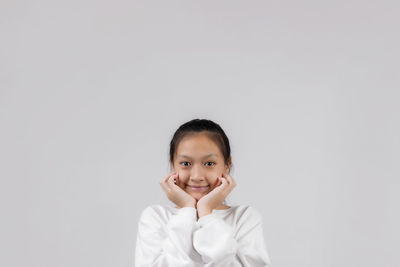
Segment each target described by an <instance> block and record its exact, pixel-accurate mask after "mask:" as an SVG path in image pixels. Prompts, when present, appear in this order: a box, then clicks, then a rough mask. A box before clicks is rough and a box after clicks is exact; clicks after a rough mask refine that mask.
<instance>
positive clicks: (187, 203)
mask: <svg viewBox="0 0 400 267" xmlns="http://www.w3.org/2000/svg"><path fill="white" fill-rule="evenodd" d="M178 176H179V175H178V173H176V172H172V173H169V174H168V175H167V176H165V177H164V178H163V179H161V181H160V185H161V187H162V189H163V190H164V191H165V193H166V194H167V197H168V199H169V200H171V201H172V202H174V203H175V204H176V205H177V206H178V207H179V208H183V207H193V208H196V203H197V200H196V199H195V198H193V197H192V196H191V195H189V194H188V193H186V192H185V191H184V190H183V189H182V188H180V187H179V186H177V185H176V184H175V182H174V180H175V179H176V180H178ZM177 183H178V181H177Z"/></svg>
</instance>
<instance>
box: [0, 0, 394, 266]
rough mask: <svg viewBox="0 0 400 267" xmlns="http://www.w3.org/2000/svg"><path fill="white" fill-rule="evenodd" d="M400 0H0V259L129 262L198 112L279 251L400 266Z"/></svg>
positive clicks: (306, 261) (326, 262)
mask: <svg viewBox="0 0 400 267" xmlns="http://www.w3.org/2000/svg"><path fill="white" fill-rule="evenodd" d="M399 7H400V5H399V4H398V2H397V1H373V2H372V1H370V2H368V1H367V2H366V1H351V0H350V1H349V0H346V1H330V2H328V1H241V2H239V1H94V0H93V1H87V0H84V1H82V0H81V1H10V0H2V1H1V2H0V33H1V37H0V38H1V41H0V48H1V49H0V68H1V69H0V70H1V72H0V73H1V74H0V75H1V76H0V125H1V131H0V166H1V167H0V176H1V186H0V190H1V192H0V193H1V194H0V203H1V204H0V205H1V220H0V226H1V227H0V245H1V246H0V251H1V252H0V253H1V256H0V265H1V266H7V267H13V266H21V267H22V266H30V267H54V266H57V267H72V266H74V267H80V266H82V267H86V266H96V267H106V266H107V267H109V266H113V267H114V266H120V267H131V266H133V255H134V247H135V241H136V231H137V220H138V218H139V215H140V212H141V211H142V209H144V208H145V207H146V206H148V205H150V204H156V203H164V204H169V203H170V202H169V200H168V199H167V198H166V196H165V195H164V192H163V191H162V189H161V187H160V186H159V180H160V179H161V178H162V177H163V176H164V175H166V173H167V172H168V171H169V166H168V145H169V141H170V138H171V137H172V134H173V132H174V131H175V130H176V128H177V127H178V126H179V125H180V124H182V123H183V122H186V121H187V120H190V119H193V118H208V119H212V120H214V121H216V122H217V123H219V124H220V125H221V126H222V127H223V128H224V130H225V131H226V133H227V135H228V137H229V138H230V141H231V146H232V158H233V164H234V170H233V172H232V173H231V175H232V176H233V177H234V178H235V179H236V181H237V187H236V188H235V189H234V191H233V192H232V193H231V195H230V196H229V198H228V202H229V203H231V204H250V205H253V206H254V207H255V208H257V209H259V210H260V211H261V212H262V214H263V218H264V221H263V227H264V234H265V239H266V243H267V247H268V250H269V254H270V256H271V260H272V263H273V266H276V267H278V266H279V267H293V266H296V267H297V266H301V267H321V266H324V267H325V266H326V267H330V266H332V267H337V266H346V267H354V266H362V267H376V266H385V267H398V266H400V260H399V258H398V255H397V254H398V252H399V243H400V235H399V232H400V231H399V229H398V226H399V225H400V216H399V210H400V209H399V204H398V203H400V197H399V193H400V184H399V177H400V170H399V162H400V153H399V148H400V142H399V136H400V125H399V123H400V118H399V114H400V113H399V112H400V108H399V102H400V93H399V85H400V81H399V80H400V78H399V60H400V57H399V55H400V53H399V49H398V48H399V46H400V43H399V31H398V30H399V26H400V25H399V22H400V20H399V16H398V10H399Z"/></svg>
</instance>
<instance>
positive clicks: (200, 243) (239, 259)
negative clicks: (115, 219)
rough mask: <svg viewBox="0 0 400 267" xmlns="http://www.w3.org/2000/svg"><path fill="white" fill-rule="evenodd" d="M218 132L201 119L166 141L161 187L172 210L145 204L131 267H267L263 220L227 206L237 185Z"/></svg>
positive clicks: (251, 212) (248, 209)
mask: <svg viewBox="0 0 400 267" xmlns="http://www.w3.org/2000/svg"><path fill="white" fill-rule="evenodd" d="M230 154H231V150H230V146H229V140H228V138H227V136H226V135H225V133H224V131H223V130H222V128H221V127H220V126H219V125H218V124H217V123H215V122H213V121H211V120H206V119H194V120H191V121H189V122H186V123H184V124H183V125H181V126H180V127H179V128H178V129H177V131H176V132H175V134H174V136H173V138H172V140H171V142H170V152H169V157H170V160H169V163H170V165H171V167H172V168H171V173H169V174H168V175H166V176H165V177H164V178H163V179H162V180H161V181H160V185H161V187H162V189H163V190H164V191H165V193H166V195H167V197H168V199H169V200H170V201H172V202H173V203H174V204H175V207H171V206H166V205H157V204H154V205H150V206H148V207H147V208H145V209H144V210H143V211H142V213H141V215H140V219H139V223H138V233H137V240H136V249H135V266H136V267H149V266H154V267H155V266H156V267H183V266H190V267H192V266H193V267H200V266H207V267H211V266H213V267H225V266H227V267H228V266H229V267H231V266H232V267H233V266H235V267H238V266H248V267H261V266H270V259H269V256H268V253H267V249H266V245H265V242H264V236H263V230H262V216H261V213H260V212H258V211H257V210H256V209H255V208H252V207H250V206H248V205H237V206H227V205H226V203H225V198H226V197H227V196H228V194H229V193H230V192H231V191H232V190H233V188H234V187H235V186H236V182H235V180H234V179H233V178H232V176H230V175H229V172H230V169H231V165H232V158H231V155H230Z"/></svg>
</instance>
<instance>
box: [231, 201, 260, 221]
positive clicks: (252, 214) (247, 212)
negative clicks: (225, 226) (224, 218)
mask: <svg viewBox="0 0 400 267" xmlns="http://www.w3.org/2000/svg"><path fill="white" fill-rule="evenodd" d="M232 208H234V210H233V213H234V214H235V217H236V218H237V221H238V222H240V221H243V222H249V221H254V222H260V221H261V220H262V219H263V216H262V214H261V212H260V211H259V209H258V208H256V207H254V206H251V205H249V204H242V205H237V206H234V207H232Z"/></svg>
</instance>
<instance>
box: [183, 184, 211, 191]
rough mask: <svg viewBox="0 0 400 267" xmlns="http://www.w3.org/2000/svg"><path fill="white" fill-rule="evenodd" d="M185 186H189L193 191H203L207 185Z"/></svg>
mask: <svg viewBox="0 0 400 267" xmlns="http://www.w3.org/2000/svg"><path fill="white" fill-rule="evenodd" d="M187 188H189V189H190V190H191V191H194V192H204V191H206V190H207V189H208V185H207V186H190V185H187Z"/></svg>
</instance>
